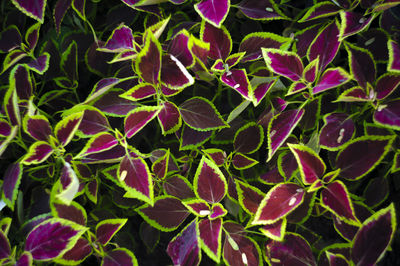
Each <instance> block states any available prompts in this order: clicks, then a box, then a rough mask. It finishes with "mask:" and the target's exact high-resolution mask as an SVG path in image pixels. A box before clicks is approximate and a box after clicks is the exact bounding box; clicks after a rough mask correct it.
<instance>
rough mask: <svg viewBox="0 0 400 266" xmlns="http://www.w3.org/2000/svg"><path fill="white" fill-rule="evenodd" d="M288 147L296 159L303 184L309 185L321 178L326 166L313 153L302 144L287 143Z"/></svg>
mask: <svg viewBox="0 0 400 266" xmlns="http://www.w3.org/2000/svg"><path fill="white" fill-rule="evenodd" d="M288 146H289V148H290V150H291V151H292V153H293V155H294V157H295V158H296V161H297V164H298V166H299V169H300V174H301V178H302V181H303V184H305V185H311V184H312V183H314V182H315V181H317V180H318V179H320V178H322V176H323V174H324V173H325V170H326V165H325V163H324V161H323V160H322V159H321V157H319V155H318V154H317V153H315V151H313V150H312V149H311V148H309V147H307V146H305V145H304V144H290V143H288Z"/></svg>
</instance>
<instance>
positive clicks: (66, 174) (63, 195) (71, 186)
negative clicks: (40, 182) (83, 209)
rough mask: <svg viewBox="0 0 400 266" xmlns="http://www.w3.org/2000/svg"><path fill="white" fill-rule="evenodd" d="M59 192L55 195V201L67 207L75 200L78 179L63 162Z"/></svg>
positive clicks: (69, 166)
mask: <svg viewBox="0 0 400 266" xmlns="http://www.w3.org/2000/svg"><path fill="white" fill-rule="evenodd" d="M60 184H61V187H60V189H61V191H60V192H59V193H57V195H56V197H57V199H59V200H61V201H62V202H63V203H65V204H67V205H69V204H70V203H71V201H72V200H73V199H74V198H75V196H76V194H77V193H78V190H79V179H78V177H77V175H76V173H75V171H74V169H73V168H72V166H71V165H70V164H69V163H68V162H64V167H63V169H62V171H61V176H60Z"/></svg>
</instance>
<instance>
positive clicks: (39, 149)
mask: <svg viewBox="0 0 400 266" xmlns="http://www.w3.org/2000/svg"><path fill="white" fill-rule="evenodd" d="M53 152H54V150H53V147H52V146H51V145H50V144H48V143H47V142H44V141H37V142H35V143H33V144H32V145H31V146H30V147H29V151H28V153H27V154H26V155H25V156H24V158H23V159H22V162H23V164H38V163H41V162H43V161H45V160H46V159H47V158H48V157H49V156H50V155H51V154H52V153H53Z"/></svg>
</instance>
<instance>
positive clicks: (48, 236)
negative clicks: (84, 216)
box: [25, 218, 87, 260]
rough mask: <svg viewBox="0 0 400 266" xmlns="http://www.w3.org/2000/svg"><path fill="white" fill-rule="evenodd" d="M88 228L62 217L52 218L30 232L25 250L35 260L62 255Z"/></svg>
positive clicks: (49, 258)
mask: <svg viewBox="0 0 400 266" xmlns="http://www.w3.org/2000/svg"><path fill="white" fill-rule="evenodd" d="M86 229H87V228H85V227H83V226H81V225H78V224H76V223H73V222H71V221H68V220H64V219H61V218H51V219H48V220H46V221H44V222H42V223H40V224H39V225H37V226H36V227H35V228H33V230H32V231H31V232H30V233H29V235H28V236H27V238H26V242H25V250H26V251H29V252H30V253H31V254H32V257H33V259H34V260H51V259H54V258H58V257H61V256H62V255H63V254H64V253H65V252H67V251H68V250H69V249H70V248H72V247H73V246H74V245H75V243H76V242H77V241H78V239H79V237H80V236H81V235H82V234H83V233H84V232H85V231H86Z"/></svg>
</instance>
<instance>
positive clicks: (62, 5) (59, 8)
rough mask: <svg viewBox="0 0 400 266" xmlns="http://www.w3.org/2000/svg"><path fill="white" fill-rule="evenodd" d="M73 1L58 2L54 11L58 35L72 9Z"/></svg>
mask: <svg viewBox="0 0 400 266" xmlns="http://www.w3.org/2000/svg"><path fill="white" fill-rule="evenodd" d="M71 3H72V0H58V1H57V3H56V6H55V7H54V10H53V18H54V23H55V24H56V31H57V34H60V31H61V29H60V27H61V22H62V20H63V18H64V16H65V14H66V13H67V11H68V9H69V8H70V7H71Z"/></svg>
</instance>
